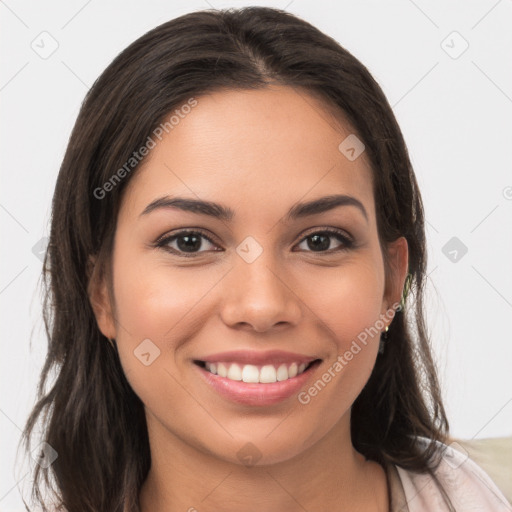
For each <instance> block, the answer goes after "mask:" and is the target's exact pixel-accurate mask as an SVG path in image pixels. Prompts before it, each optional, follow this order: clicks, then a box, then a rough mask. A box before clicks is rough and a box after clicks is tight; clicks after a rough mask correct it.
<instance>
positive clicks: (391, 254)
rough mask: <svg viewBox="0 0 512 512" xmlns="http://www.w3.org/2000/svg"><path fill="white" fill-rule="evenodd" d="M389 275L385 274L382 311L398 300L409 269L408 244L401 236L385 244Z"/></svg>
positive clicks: (390, 307)
mask: <svg viewBox="0 0 512 512" xmlns="http://www.w3.org/2000/svg"><path fill="white" fill-rule="evenodd" d="M387 252H388V263H389V275H388V276H386V285H385V290H384V297H383V301H382V307H383V311H382V313H385V312H386V311H388V310H390V309H392V307H393V305H394V304H397V303H399V302H400V300H401V298H402V293H403V289H404V285H405V278H406V277H407V272H408V269H409V246H408V244H407V239H406V238H405V237H403V236H401V237H400V238H397V239H396V240H394V241H393V242H390V243H389V244H388V245H387Z"/></svg>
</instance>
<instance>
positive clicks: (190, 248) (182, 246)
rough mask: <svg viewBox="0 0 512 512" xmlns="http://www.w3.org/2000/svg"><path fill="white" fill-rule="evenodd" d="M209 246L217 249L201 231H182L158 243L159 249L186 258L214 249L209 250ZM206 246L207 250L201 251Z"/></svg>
mask: <svg viewBox="0 0 512 512" xmlns="http://www.w3.org/2000/svg"><path fill="white" fill-rule="evenodd" d="M209 245H210V246H213V247H217V246H216V245H215V244H214V243H213V242H212V241H211V240H210V239H209V238H208V237H207V236H206V235H204V234H203V233H201V232H200V231H180V232H179V233H176V234H174V235H171V236H167V237H165V238H163V239H162V240H160V241H159V242H158V243H157V246H158V247H161V248H163V249H165V250H166V251H169V252H171V253H173V254H177V255H179V256H185V257H186V256H189V255H194V254H198V253H202V252H208V251H211V250H212V249H211V248H208V246H209ZM205 246H206V250H200V249H204V247H205ZM214 250H217V249H214Z"/></svg>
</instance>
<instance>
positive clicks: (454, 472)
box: [387, 438, 512, 512]
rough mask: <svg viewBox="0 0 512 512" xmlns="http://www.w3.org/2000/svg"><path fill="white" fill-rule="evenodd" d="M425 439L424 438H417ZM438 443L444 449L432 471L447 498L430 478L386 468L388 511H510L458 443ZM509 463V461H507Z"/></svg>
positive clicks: (499, 492)
mask: <svg viewBox="0 0 512 512" xmlns="http://www.w3.org/2000/svg"><path fill="white" fill-rule="evenodd" d="M418 441H419V442H420V443H426V442H427V440H426V439H425V438H418ZM453 446H454V447H455V448H456V449H454V448H453V447H452V446H451V445H450V446H446V445H441V448H442V449H443V450H445V451H444V455H443V458H442V459H441V463H440V464H439V466H438V468H437V469H436V470H435V471H434V474H435V475H436V477H437V479H438V480H439V483H440V484H441V485H442V487H443V489H444V490H445V492H446V494H447V496H448V497H449V499H450V501H451V507H450V506H449V505H448V503H447V502H446V501H445V499H444V498H443V494H442V492H441V490H440V489H439V488H438V486H437V485H436V483H435V481H434V479H433V478H432V477H431V476H430V475H429V474H427V473H414V472H412V471H407V470H405V469H403V468H401V467H399V466H391V467H390V468H388V471H387V474H388V482H389V492H390V511H391V512H452V511H456V512H477V511H478V512H512V505H511V504H510V502H509V501H508V500H507V498H506V497H505V496H504V494H503V493H502V492H501V491H500V490H499V489H498V487H497V486H496V484H495V483H494V482H493V481H492V480H491V478H490V477H489V475H488V474H487V473H486V472H485V471H484V470H483V469H482V468H481V467H480V466H478V465H477V464H476V463H475V462H474V461H473V460H472V459H471V458H470V457H468V454H467V452H464V449H462V448H461V445H453ZM509 464H510V463H509Z"/></svg>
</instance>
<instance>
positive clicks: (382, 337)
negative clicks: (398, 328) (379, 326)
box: [379, 325, 389, 354]
mask: <svg viewBox="0 0 512 512" xmlns="http://www.w3.org/2000/svg"><path fill="white" fill-rule="evenodd" d="M388 331H389V326H388V325H386V329H384V332H383V333H381V335H380V341H379V354H384V349H385V348H386V341H387V339H388Z"/></svg>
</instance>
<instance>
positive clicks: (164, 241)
mask: <svg viewBox="0 0 512 512" xmlns="http://www.w3.org/2000/svg"><path fill="white" fill-rule="evenodd" d="M319 234H324V235H330V236H333V237H336V238H337V239H338V240H339V241H340V242H342V244H343V246H342V247H340V248H337V249H328V250H327V251H306V252H311V253H316V254H333V253H335V252H341V251H348V250H350V249H352V248H353V247H354V245H355V244H354V241H353V240H352V239H351V238H349V237H348V236H346V235H345V234H343V232H342V231H339V230H337V229H332V228H325V229H320V230H317V231H313V232H311V233H308V234H307V235H306V236H304V237H303V238H302V239H301V240H300V242H299V243H298V244H297V245H300V244H301V243H302V242H304V241H305V240H307V239H308V238H310V237H312V236H314V235H319ZM185 235H200V236H202V237H203V238H206V240H208V242H210V243H211V244H213V245H217V244H216V243H215V242H214V241H213V240H212V239H211V237H209V236H208V235H207V234H206V233H205V232H204V231H202V230H201V229H194V230H182V231H179V232H178V233H175V234H174V235H171V236H164V237H160V238H159V239H158V240H157V241H156V242H155V244H154V245H155V247H157V248H161V249H163V250H164V251H167V252H170V253H171V254H174V255H176V256H179V257H184V258H196V257H197V256H198V255H200V254H201V253H203V252H209V251H199V252H195V253H194V252H191V253H186V252H181V251H177V250H176V249H173V248H171V247H169V246H168V244H169V243H170V242H172V241H174V240H175V239H177V238H179V237H180V236H185ZM214 252H220V251H214Z"/></svg>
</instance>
